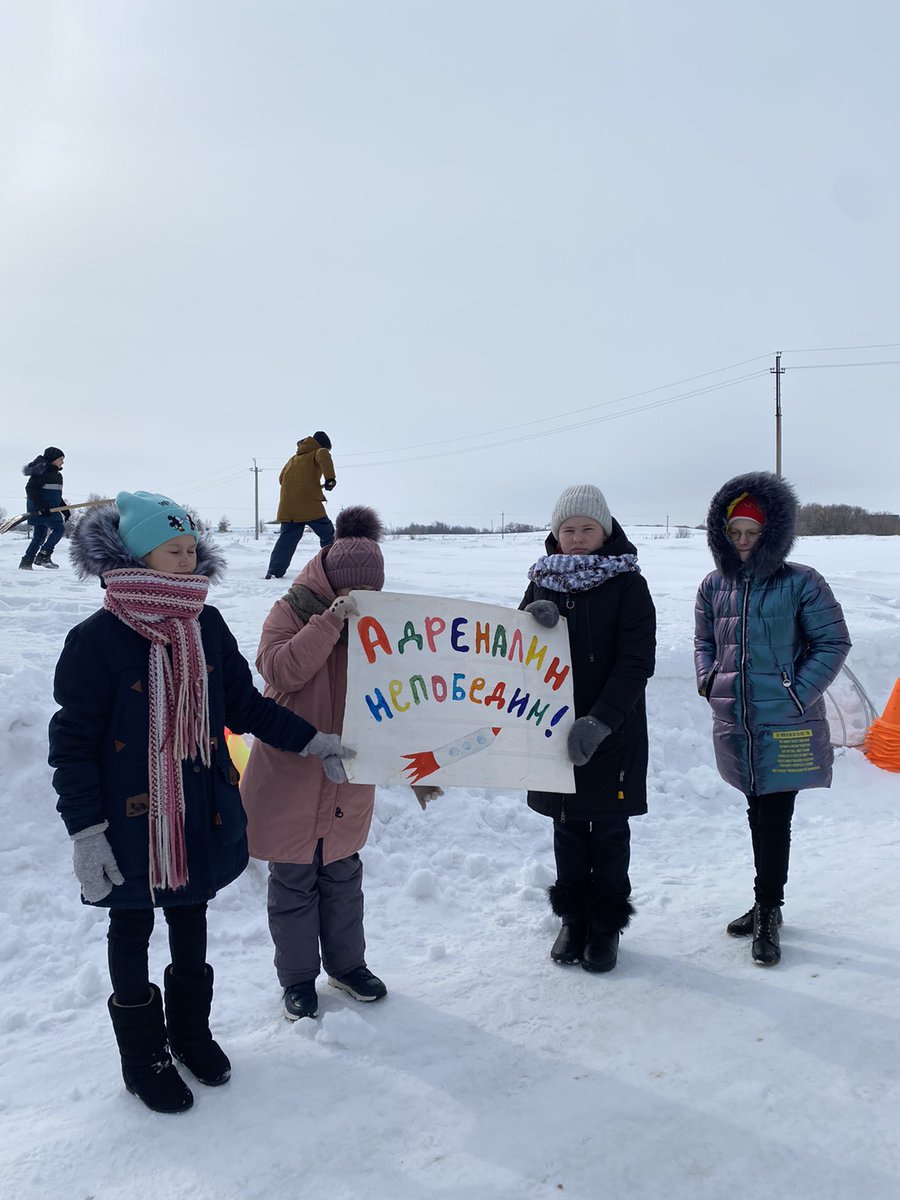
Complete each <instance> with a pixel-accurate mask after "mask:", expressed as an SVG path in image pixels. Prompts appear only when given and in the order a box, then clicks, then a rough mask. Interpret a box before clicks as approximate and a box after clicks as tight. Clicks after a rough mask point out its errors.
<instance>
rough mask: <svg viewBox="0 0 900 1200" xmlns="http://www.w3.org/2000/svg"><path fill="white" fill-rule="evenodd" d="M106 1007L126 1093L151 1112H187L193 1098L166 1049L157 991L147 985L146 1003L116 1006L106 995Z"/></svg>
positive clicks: (161, 1009)
mask: <svg viewBox="0 0 900 1200" xmlns="http://www.w3.org/2000/svg"><path fill="white" fill-rule="evenodd" d="M107 1007H108V1008H109V1015H110V1018H111V1020H112V1023H113V1029H114V1030H115V1034H116V1042H117V1043H118V1045H119V1055H120V1057H121V1059H122V1078H123V1079H124V1080H125V1086H126V1088H127V1089H128V1090H129V1092H131V1094H132V1095H134V1096H137V1098H138V1099H139V1100H143V1102H144V1103H145V1104H146V1105H147V1107H148V1108H150V1109H152V1110H153V1111H154V1112H159V1113H181V1112H187V1110H188V1109H189V1108H190V1107H191V1105H192V1104H193V1103H194V1097H193V1095H192V1094H191V1089H190V1088H189V1087H188V1086H187V1084H186V1083H185V1082H184V1080H183V1079H182V1078H181V1076H180V1075H179V1074H178V1072H177V1071H176V1069H175V1066H174V1064H173V1063H172V1059H171V1058H170V1057H169V1051H168V1049H167V1048H166V1026H165V1022H164V1021H163V1008H162V997H161V996H160V994H159V988H158V987H156V985H155V984H152V983H151V985H150V999H149V1000H148V1001H147V1003H146V1004H135V1005H122V1004H117V1003H116V998H115V996H110V998H109V1000H108V1001H107Z"/></svg>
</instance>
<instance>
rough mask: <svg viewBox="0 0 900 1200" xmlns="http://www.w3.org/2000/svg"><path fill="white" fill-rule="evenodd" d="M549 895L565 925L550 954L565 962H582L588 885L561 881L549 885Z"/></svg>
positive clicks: (566, 964)
mask: <svg viewBox="0 0 900 1200" xmlns="http://www.w3.org/2000/svg"><path fill="white" fill-rule="evenodd" d="M547 898H548V899H549V901H550V907H551V908H552V909H553V911H554V912H555V913H556V915H557V916H558V917H559V918H560V919H561V921H562V928H561V929H560V931H559V933H558V934H557V937H556V941H555V942H554V943H553V945H552V947H551V948H550V957H551V958H552V959H553V961H554V962H556V963H560V964H561V965H562V966H571V965H572V964H574V963H580V962H581V958H582V955H583V954H584V943H585V942H586V941H587V935H588V908H589V904H590V891H589V888H588V885H587V884H577V883H559V882H557V883H555V884H553V886H552V887H549V888H547Z"/></svg>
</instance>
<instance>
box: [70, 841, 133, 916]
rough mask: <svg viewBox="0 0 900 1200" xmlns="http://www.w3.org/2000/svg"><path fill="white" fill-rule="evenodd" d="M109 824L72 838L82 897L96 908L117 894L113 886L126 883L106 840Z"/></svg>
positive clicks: (76, 872) (74, 860) (76, 871)
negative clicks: (113, 893)
mask: <svg viewBox="0 0 900 1200" xmlns="http://www.w3.org/2000/svg"><path fill="white" fill-rule="evenodd" d="M108 828H109V822H108V821H104V822H103V823H102V824H101V825H92V826H91V827H90V828H89V829H80V830H79V831H78V833H73V834H71V835H70V836H71V838H72V842H73V843H74V845H73V847H72V850H73V862H74V866H75V876H76V878H77V879H78V882H79V883H80V884H81V894H82V896H84V898H85V900H87V902H88V903H89V904H96V903H97V901H98V900H102V899H103V898H104V896H108V895H109V893H110V892H111V891H112V890H113V884H119V883H124V882H125V878H124V876H123V875H122V872H121V871H120V870H119V864H118V863H117V862H116V856H115V855H114V854H113V852H112V846H110V844H109V841H108V840H107V837H106V832H105V831H106V830H107V829H108Z"/></svg>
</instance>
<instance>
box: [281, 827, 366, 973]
mask: <svg viewBox="0 0 900 1200" xmlns="http://www.w3.org/2000/svg"><path fill="white" fill-rule="evenodd" d="M362 877H363V868H362V862H361V860H360V857H359V855H358V854H351V855H350V857H349V858H339V859H337V861H336V862H330V863H328V864H327V866H326V865H324V864H323V863H322V843H321V841H320V842H319V844H318V846H317V847H316V854H315V858H314V859H313V861H312V862H311V863H279V862H270V863H269V895H268V909H269V932H270V933H271V935H272V941H273V942H274V943H275V970H276V971H277V973H278V982H279V983H280V984H281V986H282V987H291V986H292V984H295V983H306V982H307V981H308V980H311V979H315V978H316V976H317V975H318V974H319V961H320V960H319V946H320V944H321V947H322V958H321V965H322V966H324V968H325V970H326V972H327V973H328V974H329V975H331V976H340V975H346V974H347V972H348V971H353V970H355V969H356V968H357V967H361V966H363V965H364V964H365V961H366V939H365V935H364V934H363V891H362Z"/></svg>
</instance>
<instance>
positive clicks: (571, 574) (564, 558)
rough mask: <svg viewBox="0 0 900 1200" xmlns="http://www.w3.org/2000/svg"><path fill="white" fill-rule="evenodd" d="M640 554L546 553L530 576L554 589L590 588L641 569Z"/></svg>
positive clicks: (539, 583)
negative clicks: (624, 573) (639, 563)
mask: <svg viewBox="0 0 900 1200" xmlns="http://www.w3.org/2000/svg"><path fill="white" fill-rule="evenodd" d="M640 569H641V568H640V567H639V566H638V560H637V555H636V554H616V555H609V556H605V555H597V554H545V555H544V557H543V558H539V559H538V560H537V562H536V563H535V564H534V566H532V567H531V568H530V569H529V571H528V578H529V579H530V580H532V582H534V583H536V584H537V585H538V587H542V588H548V589H549V590H550V591H551V592H587V591H590V589H591V588H595V587H599V586H600V584H601V583H606V581H607V579H612V578H613V576H614V575H621V574H622V572H623V571H637V572H638V573H640Z"/></svg>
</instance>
